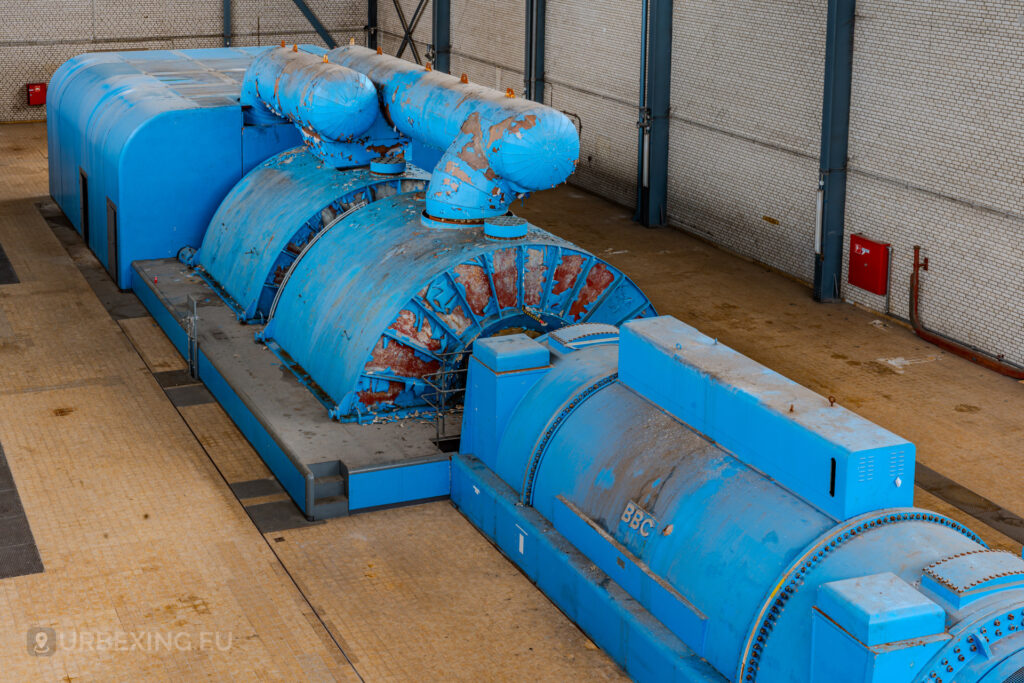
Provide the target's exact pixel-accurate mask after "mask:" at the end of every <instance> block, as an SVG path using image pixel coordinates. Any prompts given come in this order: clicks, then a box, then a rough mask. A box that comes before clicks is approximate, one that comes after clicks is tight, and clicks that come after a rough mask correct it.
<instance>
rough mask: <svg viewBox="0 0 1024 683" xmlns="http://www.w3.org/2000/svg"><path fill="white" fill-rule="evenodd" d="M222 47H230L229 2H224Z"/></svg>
mask: <svg viewBox="0 0 1024 683" xmlns="http://www.w3.org/2000/svg"><path fill="white" fill-rule="evenodd" d="M223 8H224V47H231V0H224V4H223Z"/></svg>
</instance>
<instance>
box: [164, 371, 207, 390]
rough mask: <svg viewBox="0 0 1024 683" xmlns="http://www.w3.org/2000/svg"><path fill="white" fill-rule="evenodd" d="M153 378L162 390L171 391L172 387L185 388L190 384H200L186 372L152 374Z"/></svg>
mask: <svg viewBox="0 0 1024 683" xmlns="http://www.w3.org/2000/svg"><path fill="white" fill-rule="evenodd" d="M153 377H156V382H157V384H159V385H160V386H161V387H162V388H164V389H171V388H174V387H185V386H188V385H190V384H201V382H200V381H199V380H198V379H196V378H195V377H193V376H192V375H191V374H190V373H189V371H188V370H167V371H165V372H154V373H153Z"/></svg>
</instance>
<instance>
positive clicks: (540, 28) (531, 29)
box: [523, 0, 547, 102]
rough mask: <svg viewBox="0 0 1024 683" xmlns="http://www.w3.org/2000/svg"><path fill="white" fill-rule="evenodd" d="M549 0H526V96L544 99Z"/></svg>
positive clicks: (536, 99) (538, 100) (540, 100)
mask: <svg viewBox="0 0 1024 683" xmlns="http://www.w3.org/2000/svg"><path fill="white" fill-rule="evenodd" d="M546 14H547V0H526V50H525V51H524V54H525V55H526V65H525V68H524V70H523V74H524V79H523V80H524V83H525V86H526V88H525V93H524V94H525V96H526V98H527V99H529V100H534V101H535V102H543V101H544V34H545V31H544V17H545V15H546Z"/></svg>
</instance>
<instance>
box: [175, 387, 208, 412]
mask: <svg viewBox="0 0 1024 683" xmlns="http://www.w3.org/2000/svg"><path fill="white" fill-rule="evenodd" d="M164 393H165V394H167V398H169V399H171V403H173V404H174V406H175V407H176V408H184V407H185V406H197V405H200V404H202V403H213V394H211V393H210V391H209V390H208V389H207V388H206V387H204V386H203V385H202V384H187V385H185V386H183V387H169V388H167V389H164Z"/></svg>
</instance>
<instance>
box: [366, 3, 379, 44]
mask: <svg viewBox="0 0 1024 683" xmlns="http://www.w3.org/2000/svg"><path fill="white" fill-rule="evenodd" d="M365 31H366V47H368V48H370V49H371V50H375V49H377V0H366V28H365Z"/></svg>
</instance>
